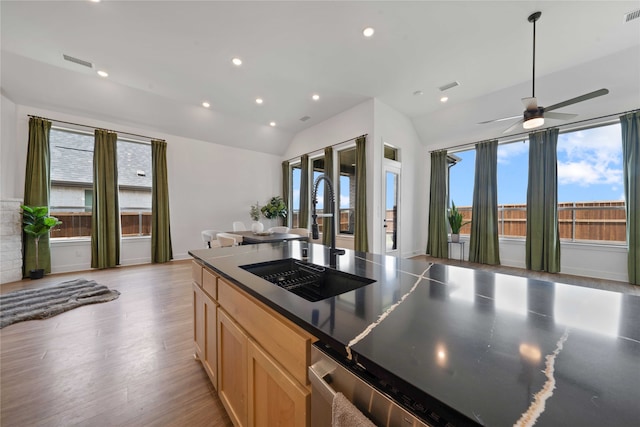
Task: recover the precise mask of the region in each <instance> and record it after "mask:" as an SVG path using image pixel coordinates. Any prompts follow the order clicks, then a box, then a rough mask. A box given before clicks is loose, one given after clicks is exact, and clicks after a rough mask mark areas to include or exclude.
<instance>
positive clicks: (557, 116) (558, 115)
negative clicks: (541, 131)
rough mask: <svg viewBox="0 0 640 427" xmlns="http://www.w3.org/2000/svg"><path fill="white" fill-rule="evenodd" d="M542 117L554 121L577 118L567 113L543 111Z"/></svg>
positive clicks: (575, 115)
mask: <svg viewBox="0 0 640 427" xmlns="http://www.w3.org/2000/svg"><path fill="white" fill-rule="evenodd" d="M544 117H545V118H547V119H556V120H570V119H573V118H574V117H578V115H577V114H569V113H547V112H546V111H545V113H544Z"/></svg>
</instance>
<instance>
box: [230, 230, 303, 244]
mask: <svg viewBox="0 0 640 427" xmlns="http://www.w3.org/2000/svg"><path fill="white" fill-rule="evenodd" d="M229 233H230V234H237V235H240V236H242V244H243V245H253V244H256V243H278V242H287V241H289V240H304V241H308V240H309V238H308V237H307V236H301V235H299V234H293V233H270V232H266V231H265V232H261V233H255V232H253V231H250V230H247V231H229Z"/></svg>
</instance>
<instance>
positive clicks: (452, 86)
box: [438, 82, 460, 92]
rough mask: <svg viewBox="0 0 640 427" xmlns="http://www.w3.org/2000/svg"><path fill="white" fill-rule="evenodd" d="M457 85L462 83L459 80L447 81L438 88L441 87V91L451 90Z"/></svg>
mask: <svg viewBox="0 0 640 427" xmlns="http://www.w3.org/2000/svg"><path fill="white" fill-rule="evenodd" d="M456 86H460V83H459V82H451V83H447V84H446V85H444V86H440V87H439V88H438V89H440V92H444V91H445V90H449V89H451V88H454V87H456Z"/></svg>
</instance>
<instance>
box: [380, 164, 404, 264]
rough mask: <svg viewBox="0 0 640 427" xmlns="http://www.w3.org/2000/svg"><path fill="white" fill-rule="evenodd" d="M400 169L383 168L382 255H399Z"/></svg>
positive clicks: (388, 166)
mask: <svg viewBox="0 0 640 427" xmlns="http://www.w3.org/2000/svg"><path fill="white" fill-rule="evenodd" d="M399 189H400V168H398V167H394V166H390V165H387V166H385V167H384V211H383V212H382V228H383V236H384V237H383V245H384V247H383V253H384V254H386V255H393V256H399V255H400V251H399V249H400V244H399V237H400V233H399V230H400V224H399V223H398V222H399V221H398V219H399V218H400V215H399V212H400V198H399V197H398V195H399Z"/></svg>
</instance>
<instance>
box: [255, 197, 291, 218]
mask: <svg viewBox="0 0 640 427" xmlns="http://www.w3.org/2000/svg"><path fill="white" fill-rule="evenodd" d="M260 210H261V211H262V215H264V216H265V218H267V219H275V220H278V218H282V219H285V218H286V217H287V205H286V204H285V203H284V200H282V197H280V196H274V197H272V198H271V199H270V200H269V202H267V204H266V205H264V206H263V207H262V208H261V209H260Z"/></svg>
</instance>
